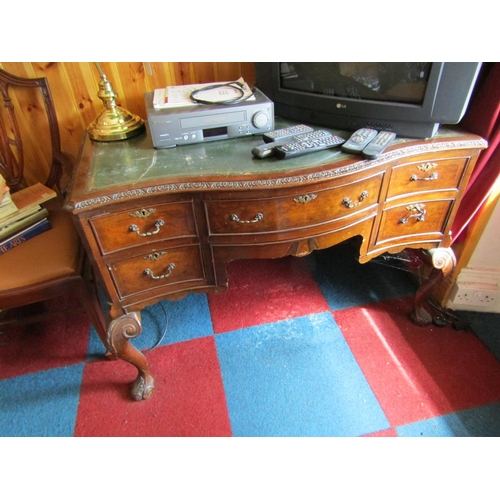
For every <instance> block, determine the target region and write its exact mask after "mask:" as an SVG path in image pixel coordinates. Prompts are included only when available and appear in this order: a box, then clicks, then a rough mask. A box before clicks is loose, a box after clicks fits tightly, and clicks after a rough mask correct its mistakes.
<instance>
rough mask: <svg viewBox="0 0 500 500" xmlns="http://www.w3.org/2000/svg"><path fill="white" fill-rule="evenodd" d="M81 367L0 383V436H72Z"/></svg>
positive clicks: (66, 368)
mask: <svg viewBox="0 0 500 500" xmlns="http://www.w3.org/2000/svg"><path fill="white" fill-rule="evenodd" d="M83 366H84V365H83V364H82V363H80V364H78V365H72V366H66V367H64V368H55V369H53V370H47V371H41V372H36V373H31V374H29V375H23V376H20V377H14V378H10V379H6V380H2V381H0V435H1V436H4V437H64V436H66V437H67V436H73V432H74V425H75V419H76V412H77V409H78V401H79V396H80V387H81V381H82V375H83Z"/></svg>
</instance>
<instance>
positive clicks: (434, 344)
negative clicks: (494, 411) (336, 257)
mask: <svg viewBox="0 0 500 500" xmlns="http://www.w3.org/2000/svg"><path fill="white" fill-rule="evenodd" d="M410 310H411V300H410V299H400V300H393V301H390V302H385V303H377V304H372V305H369V306H366V307H360V308H352V309H345V310H341V311H335V312H334V313H333V315H334V318H335V321H336V322H337V324H338V325H339V327H340V329H341V331H342V333H343V334H344V336H345V338H346V340H347V342H348V344H349V346H350V348H351V350H352V352H353V354H354V356H355V357H356V359H357V361H358V363H359V365H360V367H361V369H362V370H363V372H364V374H365V376H366V378H367V380H368V382H369V383H370V385H371V387H372V389H373V391H374V393H375V395H376V397H377V399H378V401H379V402H380V405H381V406H382V408H383V410H384V411H385V413H386V415H387V418H388V419H389V421H390V422H391V425H392V426H393V427H396V426H400V425H405V424H408V423H410V422H415V421H418V420H422V419H429V418H433V417H436V416H440V415H445V414H447V413H451V412H455V411H460V410H464V409H467V408H472V407H475V406H482V405H486V404H488V403H491V402H494V401H499V400H500V363H499V362H498V360H497V359H496V358H495V357H494V356H493V355H492V354H491V353H490V351H488V349H487V348H486V347H485V345H484V344H483V343H482V342H481V341H480V340H479V339H478V338H477V337H476V336H475V335H473V334H471V333H466V332H462V331H456V330H455V329H453V327H452V326H451V325H450V326H446V327H444V328H439V327H434V326H428V327H425V328H422V327H418V326H416V325H414V324H413V323H412V322H411V321H410V320H409V319H408V317H407V316H408V313H409V311H410Z"/></svg>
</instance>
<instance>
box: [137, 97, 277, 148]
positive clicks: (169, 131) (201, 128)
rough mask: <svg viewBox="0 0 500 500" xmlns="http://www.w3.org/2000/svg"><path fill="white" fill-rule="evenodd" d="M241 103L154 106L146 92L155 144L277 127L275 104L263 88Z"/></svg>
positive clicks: (227, 136)
mask: <svg viewBox="0 0 500 500" xmlns="http://www.w3.org/2000/svg"><path fill="white" fill-rule="evenodd" d="M254 96H255V99H252V100H250V99H248V100H246V101H243V102H241V103H239V104H233V105H224V104H197V105H192V106H191V105H189V106H177V107H172V108H163V109H155V108H154V107H153V92H146V93H145V94H144V99H145V101H146V111H147V114H148V123H149V130H150V132H151V138H152V141H153V146H154V147H155V148H171V147H174V146H180V145H182V144H194V143H196V142H206V141H217V140H220V139H231V138H234V137H242V136H245V135H253V134H263V133H265V132H269V131H270V130H274V104H273V102H272V101H270V100H269V99H268V98H267V97H266V96H265V95H264V94H263V93H262V92H261V91H260V90H258V89H254Z"/></svg>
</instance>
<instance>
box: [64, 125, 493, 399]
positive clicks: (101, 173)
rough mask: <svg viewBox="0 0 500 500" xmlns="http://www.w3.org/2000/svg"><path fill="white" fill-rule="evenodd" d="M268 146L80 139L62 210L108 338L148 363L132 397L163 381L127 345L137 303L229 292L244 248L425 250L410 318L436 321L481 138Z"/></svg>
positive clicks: (250, 253) (249, 251)
mask: <svg viewBox="0 0 500 500" xmlns="http://www.w3.org/2000/svg"><path fill="white" fill-rule="evenodd" d="M285 124H286V123H285V122H279V121H278V123H277V126H278V127H279V126H284V125H285ZM337 133H338V135H341V136H343V137H345V138H348V137H349V135H350V134H349V133H348V132H337ZM261 143H262V138H261V137H258V136H249V137H242V138H238V139H229V140H222V141H213V142H207V143H200V144H195V145H190V146H180V147H176V148H173V149H164V150H155V149H154V148H153V146H152V143H151V140H150V137H149V132H147V133H146V134H143V135H142V136H139V137H135V138H133V139H129V140H127V141H121V142H110V143H99V142H92V141H91V140H90V139H89V138H88V137H86V138H85V140H84V143H83V145H82V149H81V152H80V158H79V162H78V166H77V169H76V170H75V172H74V176H73V180H72V185H71V189H70V192H69V194H68V198H67V203H66V207H67V209H68V210H70V211H71V212H72V213H73V214H74V220H75V224H76V226H77V228H78V231H79V233H80V235H81V238H82V241H83V243H84V245H85V247H86V250H87V252H88V255H89V257H90V259H91V262H92V265H93V267H94V270H95V272H96V274H97V277H98V279H99V281H100V283H101V284H102V287H103V289H104V291H105V293H106V296H107V300H108V301H109V305H110V316H111V317H110V322H109V327H108V332H107V336H106V338H103V339H102V341H103V342H104V344H105V345H106V348H107V349H108V352H110V353H112V354H114V355H115V356H116V357H118V358H120V359H123V360H125V361H127V362H129V363H132V364H133V365H134V366H135V367H136V368H137V369H138V372H139V373H138V376H137V379H136V380H135V382H134V384H133V387H132V396H133V398H134V399H137V400H139V399H143V398H147V397H149V396H150V395H151V394H152V392H153V387H154V382H153V377H152V376H151V374H150V371H149V368H148V363H147V360H146V358H145V356H144V355H143V354H142V353H141V352H140V351H139V350H137V349H136V348H135V347H134V346H133V345H132V344H131V343H130V342H129V339H130V338H133V337H136V336H137V335H139V334H140V332H141V316H140V311H141V310H142V309H143V308H144V307H145V306H148V305H151V304H154V303H155V302H157V301H159V300H162V299H179V298H181V297H183V296H184V295H185V294H187V293H188V292H201V293H206V292H213V291H223V290H225V289H226V288H227V286H228V283H227V274H226V265H227V263H228V262H230V261H232V260H235V259H248V258H277V257H284V256H286V255H294V256H303V255H307V254H309V253H310V252H311V251H313V250H319V249H323V248H327V247H330V246H332V245H335V244H338V243H340V242H342V241H345V240H347V239H349V238H351V237H353V236H357V235H359V236H361V245H360V249H359V261H360V262H361V263H364V262H367V261H369V260H370V259H372V258H373V257H376V256H378V255H380V254H382V253H384V252H391V253H395V252H400V251H402V250H403V249H405V248H410V247H411V248H422V249H426V250H428V251H429V253H430V255H431V256H432V263H433V266H434V271H433V272H432V273H431V275H430V277H429V279H428V280H427V281H426V282H425V283H424V284H423V285H421V286H420V288H419V290H418V291H417V294H416V297H415V305H414V310H413V311H412V312H411V318H412V320H413V321H415V322H416V323H418V324H421V325H425V324H427V323H429V322H430V321H431V317H430V315H429V313H427V311H426V310H425V309H424V308H423V307H422V305H421V303H422V302H423V299H424V298H425V297H426V295H427V294H428V292H429V291H430V289H431V288H432V287H433V286H434V285H435V284H436V282H437V280H438V279H439V278H443V277H444V276H446V275H447V274H448V273H449V272H451V271H452V269H453V267H454V265H455V258H454V255H453V252H452V251H451V249H450V248H449V246H450V241H451V238H450V227H451V224H452V222H453V219H454V217H455V214H456V211H457V208H458V204H459V202H460V199H461V197H462V193H463V189H464V187H465V186H466V184H467V181H468V179H469V176H470V174H471V172H472V169H473V167H474V164H475V162H476V159H477V156H478V154H479V152H480V150H481V149H484V148H485V147H486V143H485V141H484V140H483V139H481V138H480V137H478V136H473V135H471V134H465V133H461V132H456V131H455V132H453V131H451V130H446V129H442V130H441V132H440V134H439V135H438V136H437V137H435V138H433V139H429V140H410V139H396V141H395V142H394V143H393V144H392V145H391V146H390V147H389V148H388V149H387V150H386V151H385V152H384V153H383V154H382V155H381V156H379V157H378V158H377V159H375V160H371V161H368V160H363V158H362V157H361V156H355V155H349V154H344V153H342V154H340V155H333V154H332V152H331V151H323V152H319V153H314V154H310V155H306V156H303V157H300V158H295V159H292V160H282V161H280V160H277V159H274V158H271V159H264V160H258V159H255V158H253V156H252V154H251V150H252V148H253V147H254V146H255V145H257V144H261ZM332 265H338V263H333V262H332Z"/></svg>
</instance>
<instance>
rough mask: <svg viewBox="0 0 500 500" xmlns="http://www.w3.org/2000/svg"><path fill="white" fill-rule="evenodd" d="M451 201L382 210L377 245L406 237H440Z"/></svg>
mask: <svg viewBox="0 0 500 500" xmlns="http://www.w3.org/2000/svg"><path fill="white" fill-rule="evenodd" d="M452 204H453V200H437V201H430V202H423V203H419V202H417V203H406V204H404V205H399V206H396V207H393V208H390V209H387V210H384V213H383V215H382V222H381V224H380V232H379V235H378V238H377V244H380V243H384V242H387V241H391V240H397V239H398V238H405V237H407V236H410V235H412V236H414V235H425V237H429V236H432V237H438V236H439V237H441V236H442V235H443V231H444V228H445V226H446V223H447V221H448V214H449V213H450V209H451V206H452Z"/></svg>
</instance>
